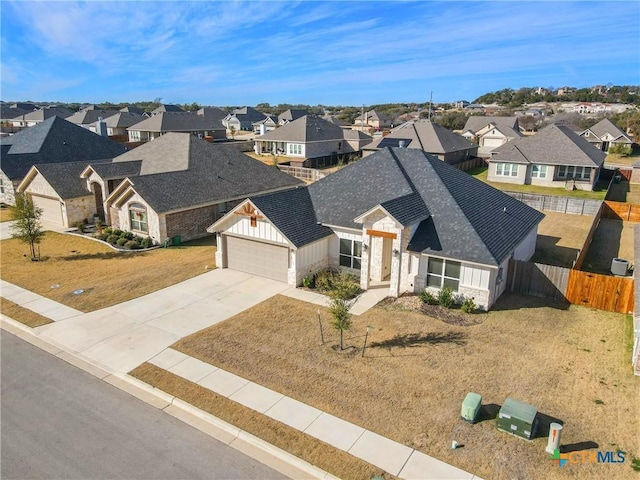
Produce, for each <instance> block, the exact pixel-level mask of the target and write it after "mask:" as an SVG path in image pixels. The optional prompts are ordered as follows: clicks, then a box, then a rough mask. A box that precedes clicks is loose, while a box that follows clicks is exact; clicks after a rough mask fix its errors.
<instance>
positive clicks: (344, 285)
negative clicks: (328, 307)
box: [331, 271, 361, 300]
mask: <svg viewBox="0 0 640 480" xmlns="http://www.w3.org/2000/svg"><path fill="white" fill-rule="evenodd" d="M331 283H332V285H331V290H332V292H331V294H332V295H333V296H336V297H338V298H343V299H345V300H349V299H352V298H354V297H356V296H357V295H358V294H359V293H360V292H361V290H360V284H359V282H358V277H356V276H355V275H353V274H351V273H348V272H345V271H341V272H340V273H338V274H337V275H333V279H332V282H331Z"/></svg>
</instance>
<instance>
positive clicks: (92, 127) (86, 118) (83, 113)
mask: <svg viewBox="0 0 640 480" xmlns="http://www.w3.org/2000/svg"><path fill="white" fill-rule="evenodd" d="M117 113H118V111H117V110H99V109H96V108H87V109H84V110H80V111H79V112H76V113H74V114H73V115H71V116H70V117H67V120H68V121H69V122H71V123H75V124H76V125H78V126H80V127H83V128H86V129H87V130H89V131H92V132H93V133H100V132H99V131H98V129H97V128H96V122H98V121H99V120H100V119H102V120H106V119H107V118H109V117H111V116H113V115H116V114H117Z"/></svg>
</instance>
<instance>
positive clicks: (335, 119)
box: [320, 115, 349, 128]
mask: <svg viewBox="0 0 640 480" xmlns="http://www.w3.org/2000/svg"><path fill="white" fill-rule="evenodd" d="M320 118H322V119H323V120H326V121H327V122H329V123H333V124H334V125H337V126H338V127H342V128H349V124H348V123H347V122H343V121H342V120H340V119H339V118H338V117H336V116H335V115H323V116H322V117H320Z"/></svg>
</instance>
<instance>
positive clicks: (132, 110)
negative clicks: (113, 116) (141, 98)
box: [119, 106, 149, 117]
mask: <svg viewBox="0 0 640 480" xmlns="http://www.w3.org/2000/svg"><path fill="white" fill-rule="evenodd" d="M119 111H120V112H124V113H136V114H138V115H144V116H145V117H148V116H149V114H148V113H147V112H145V111H144V110H143V109H142V108H138V107H132V106H128V107H122V108H121V109H120V110H119Z"/></svg>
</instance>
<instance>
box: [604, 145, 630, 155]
mask: <svg viewBox="0 0 640 480" xmlns="http://www.w3.org/2000/svg"><path fill="white" fill-rule="evenodd" d="M631 152H632V149H631V145H624V144H622V143H618V144H616V145H611V146H610V147H609V153H613V154H616V155H623V156H625V157H628V156H629V155H631Z"/></svg>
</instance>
